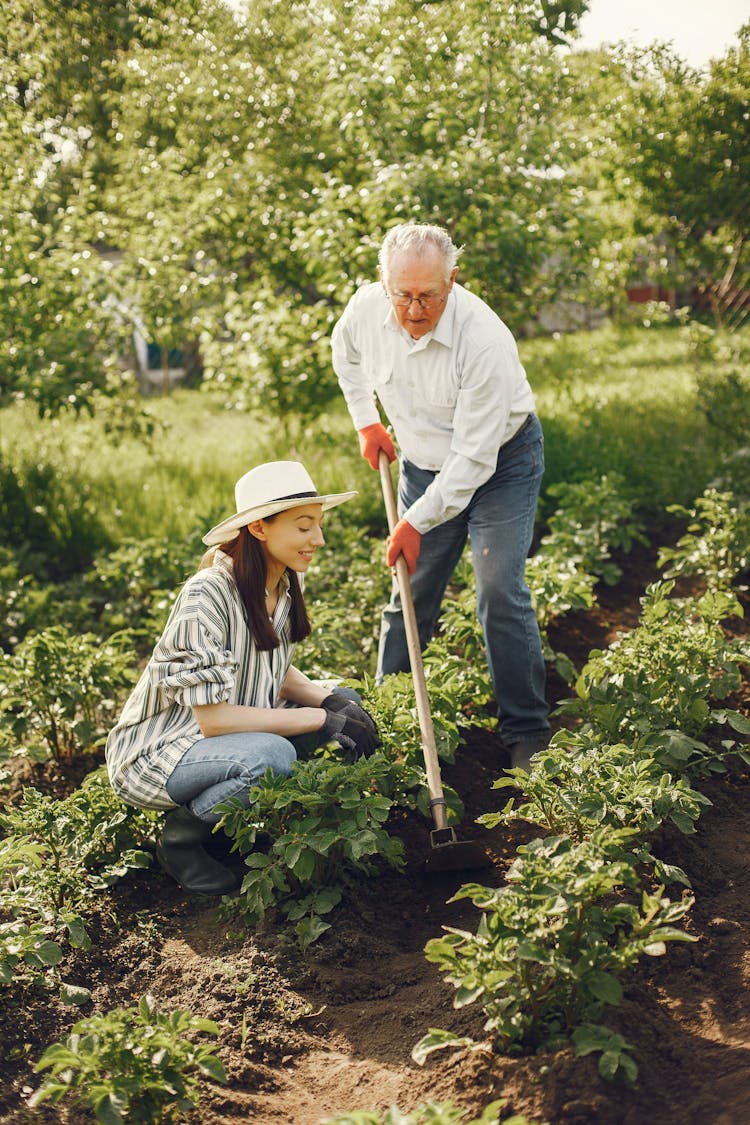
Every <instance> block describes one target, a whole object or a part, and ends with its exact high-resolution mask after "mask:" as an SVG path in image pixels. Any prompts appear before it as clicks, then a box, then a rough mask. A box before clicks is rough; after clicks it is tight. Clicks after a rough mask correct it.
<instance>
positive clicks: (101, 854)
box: [0, 771, 157, 983]
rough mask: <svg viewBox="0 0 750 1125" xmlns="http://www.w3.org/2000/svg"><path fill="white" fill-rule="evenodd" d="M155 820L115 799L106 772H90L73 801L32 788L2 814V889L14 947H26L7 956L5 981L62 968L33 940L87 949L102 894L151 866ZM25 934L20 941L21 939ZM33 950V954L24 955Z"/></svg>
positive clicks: (1, 977) (8, 932) (6, 935)
mask: <svg viewBox="0 0 750 1125" xmlns="http://www.w3.org/2000/svg"><path fill="white" fill-rule="evenodd" d="M156 820H157V814H154V813H147V812H143V811H139V810H135V809H128V808H127V807H126V806H125V805H123V804H122V802H121V801H119V800H118V798H117V797H115V795H114V793H113V792H112V789H111V787H110V785H109V782H108V780H107V777H106V775H105V774H104V772H103V771H99V772H97V773H94V774H90V775H89V777H87V778H86V780H85V781H84V783H83V785H82V786H81V787H80V788H79V789H78V790H76V791H75V792H74V793H72V794H71V795H70V796H69V797H66V798H64V799H62V800H56V799H55V798H53V797H49V796H45V795H44V794H42V793H39V792H38V791H37V790H35V789H31V788H28V789H26V790H25V792H24V799H23V801H22V802H21V803H20V804H19V805H15V806H10V807H8V808H6V809H4V810H3V811H2V812H0V826H2V828H3V830H4V831H5V833H6V834H7V835H6V837H5V839H4V840H3V841H2V842H1V843H0V885H2V887H3V913H4V914H5V915H6V917H7V920H8V921H7V927H6V929H5V930H4V931H3V934H4V937H3V939H2V940H3V941H4V940H5V938H7V940H8V941H12V940H16V941H20V940H21V938H23V941H24V942H25V943H26V945H25V946H24V952H23V953H22V954H18V955H17V954H16V953H14V952H13V948H12V946H8V947H7V948H8V953H7V955H6V956H5V958H4V961H3V964H4V965H5V969H4V970H3V971H2V973H0V980H2V981H3V982H4V983H8V982H9V981H10V979H11V977H12V975H13V971H14V970H17V972H18V973H24V972H25V967H26V966H29V965H31V966H32V967H37V968H39V967H41V965H40V964H38V963H37V962H38V961H39V959H40V958H41V964H45V965H56V964H57V963H58V961H59V957H57V958H56V959H51V960H50V959H45V956H46V954H49V956H50V957H51V949H50V947H49V946H48V945H44V944H43V943H42V944H41V945H40V946H39V948H38V949H36V950H35V949H34V948H33V946H32V945H30V944H29V942H31V941H32V940H33V939H34V938H35V937H39V938H40V939H41V938H42V937H44V938H46V939H49V940H52V939H54V944H56V945H59V943H60V942H62V941H65V942H67V943H68V944H69V945H71V946H74V947H79V948H84V949H85V948H88V946H89V943H90V941H89V936H88V933H87V930H86V920H87V915H88V914H89V913H90V912H91V911H92V910H94V909H96V908H98V907H99V906H100V905H101V904H102V898H101V895H102V892H103V891H106V890H107V888H108V887H110V886H111V885H112V884H113V883H114V882H115V881H116V880H118V879H120V878H122V877H123V876H124V875H125V874H126V873H127V872H128V871H130V870H132V869H137V868H143V867H148V866H149V865H150V863H151V855H150V854H149V852H147V851H146V850H145V848H146V846H147V845H148V844H149V842H150V840H151V837H152V835H153V831H154V827H155V822H156ZM19 935H20V936H19ZM26 949H28V954H27V952H26V951H25V950H26Z"/></svg>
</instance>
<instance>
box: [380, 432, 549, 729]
mask: <svg viewBox="0 0 750 1125" xmlns="http://www.w3.org/2000/svg"><path fill="white" fill-rule="evenodd" d="M543 473H544V437H543V435H542V427H541V424H540V422H539V419H538V418H537V417H536V415H534V414H532V415H530V416H529V420H528V421H527V422H526V424H525V425H524V426H523V428H522V429H521V431H520V432H519V433H518V434H516V435H515V437H513V438H511V440H510V441H509V442H507V443H506V444H505V445H504V446H502V448H501V449H500V453H499V455H498V459H497V467H496V469H495V472H494V473H493V474H492V476H491V477H490V479H489V480H488V481H486V483H485V484H483V485H481V487H480V488H478V489H477V491H476V492H475V493H474V495H473V497H472V498H471V500H470V502H469V504H468V505H467V507H466V508H465V509H464V511H463V512H461V513H460V514H459V515H457V516H455V517H454V518H453V519H451V520H448V521H447V522H446V523H442V524H440V525H439V526H438V527H435V528H433V529H432V530H431V531H428V532H426V533H425V534H424V535H423V536H422V544H421V551H420V555H419V559H418V561H417V569H416V572H415V573H414V574H413V575H412V577H411V590H412V597H413V599H414V610H415V615H416V618H417V626H418V629H419V639H420V644H421V646H422V648H424V647H425V645H426V644H427V642H428V641H429V640H430V638H431V637H432V634H433V631H434V629H435V625H436V623H437V619H438V615H439V613H440V606H441V603H442V600H443V595H444V594H445V590H446V587H447V585H448V582H449V581H450V578H451V575H452V574H453V571H454V569H455V567H456V565H457V563H458V561H459V559H460V558H461V555H462V553H463V549H464V546H465V544H466V540H467V538H468V539H469V540H470V542H471V553H472V560H473V564H474V574H475V577H476V587H477V616H478V618H479V622H480V624H481V626H482V631H483V633H484V641H485V646H486V650H487V660H488V664H489V670H490V676H491V678H492V686H493V690H494V693H495V700H496V702H497V708H498V716H499V719H500V729H501V732H502V736H503V740H504V741H505V742H506V744H507V745H511V744H512V743H514V742H517V741H518V740H519V739H520V738H526V737H529V736H532V735H538V734H547V733H548V732H549V730H550V725H549V721H548V718H547V716H548V712H549V708H548V706H547V702H546V699H545V677H546V670H545V666H544V657H543V655H542V642H541V637H540V635H539V626H538V624H537V620H536V615H535V613H534V609H533V606H532V604H531V594H530V592H529V588H528V586H527V584H526V577H525V566H526V558H527V556H528V552H529V547H530V546H531V539H532V535H533V532H534V518H535V515H536V506H537V501H538V498H539V488H540V485H541V481H542V475H543ZM435 476H436V474H435V473H434V472H431V471H430V470H427V469H419V468H417V466H416V465H413V464H411V463H410V462H409V461H406V460H403V461H402V463H401V472H400V477H399V489H398V510H399V515H403V513H404V512H405V511H406V509H407V508H409V507H410V506H411V505H412V504H413V503H414V502H415V501H416V500H418V499H419V497H420V496H422V495H423V494H424V492H425V491H426V489H427V487H428V485H430V484H431V482H432V481H433V480H434V478H435ZM408 670H409V652H408V648H407V644H406V633H405V629H404V622H403V616H402V613H401V598H400V596H399V592H398V584H397V583H396V582H395V581H394V583H393V588H392V591H391V600H390V602H389V604H388V605H387V606H386V608H385V610H384V611H383V616H382V620H381V629H380V645H379V649H378V664H377V673H376V678H377V679H378V680H380V679H382V677H383V676H385V675H388V674H389V673H391V672H406V671H408Z"/></svg>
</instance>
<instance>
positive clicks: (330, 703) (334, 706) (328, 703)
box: [320, 691, 380, 745]
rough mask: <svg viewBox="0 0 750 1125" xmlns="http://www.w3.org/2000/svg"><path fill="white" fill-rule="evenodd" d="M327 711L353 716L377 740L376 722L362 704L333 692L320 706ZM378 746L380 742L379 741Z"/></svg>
mask: <svg viewBox="0 0 750 1125" xmlns="http://www.w3.org/2000/svg"><path fill="white" fill-rule="evenodd" d="M320 706H321V707H322V708H323V709H324V710H325V711H333V712H338V711H344V712H346V714H347V715H351V717H352V718H353V719H356V720H357V722H360V723H364V724H365V726H366V727H367V729H368V730H369V731H370V733H371V734H372V735H374V736H375V738H377V737H378V728H377V726H376V725H375V720H374V719H373V717H372V715H371V714H370V712H369V711H366V710H365V709H364V707H363V706H362V704H361V703H355V702H354V700H353V699H347V697H346V696H345V695H341V693H340V692H337V691H335V692H333V693H332V694H331V695H327V696H326V698H325V699H324V700H323V702H322V703H321V705H320ZM378 745H380V740H379V739H378Z"/></svg>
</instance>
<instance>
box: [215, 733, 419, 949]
mask: <svg viewBox="0 0 750 1125" xmlns="http://www.w3.org/2000/svg"><path fill="white" fill-rule="evenodd" d="M407 775H408V770H407V774H406V775H405V773H404V770H403V769H399V768H398V767H396V766H394V765H393V763H391V762H389V761H387V760H386V758H385V757H384V756H383V755H382V754H374V755H373V756H372V757H370V758H365V759H360V760H359V761H358V762H355V763H354V764H353V765H349V764H344V763H342V762H339V761H337V760H335V759H331V758H328V757H325V756H321V757H317V758H314V759H313V760H311V761H308V762H298V763H297V764H296V766H295V768H294V770H293V772H292V775H291V777H289V778H286V777H280V776H274V775H273V774H272V773H271V772H270V771H269V772H268V773H267V774H266V776H265V777H264V778H262V779H261V781H260V784H259V785H258V786H256V787H254V788H253V789H252V790H251V793H250V801H251V803H250V807H249V809H246V808H244V807H243V806H242V805H241V804H240V802H239V801H231V802H228V803H227V804H226V805H224V806H220V810H222V811H223V816H222V820H221V822H220V825H221V827H222V828H223V829H224V831H225V832H226V833H227V835H229V836H230V837H232V838H233V840H234V845H233V848H234V850H235V851H237V852H239V853H240V854H241V855H243V856H245V864H246V866H247V868H248V871H247V873H246V875H245V877H244V879H243V882H242V887H241V889H240V892H239V896H238V897H237V898H236V899H225V900H224V911H225V914H226V915H228V916H231V915H234V914H239V915H240V916H241V917H242V919H243V920H244V921H245V923H247V924H254V923H256V922H258V921H259V920H260V919H261V918H262V917H263V916H264V914H265V913H266V911H267V910H268V909H269V908H270V907H272V906H274V907H277V908H278V909H279V910H280V911H281V914H282V916H283V917H285V918H286V919H287V921H288V922H290V923H292V924H294V929H295V933H296V935H297V940H298V942H299V944H300V946H301V948H302V949H305V948H307V946H308V945H309V944H310V942H312V941H315V940H316V938H318V937H320V935H321V934H322V933H324V932H325V931H326V930H327V929H329V928H330V923H329V922H327V921H325V920H324V915H326V914H328V913H330V911H331V910H332V909H333V908H334V907H335V906H336V905H337V904H338V903H339V902H340V900H341V897H342V894H343V893H344V890H345V888H346V886H347V885H348V883H349V882H350V880H351V877H352V875H353V873H354V872H363V873H365V874H370V873H372V872H373V871H374V870H375V869H376V868H375V864H376V861H377V860H378V859H380V860H384V861H385V862H386V863H389V864H390V865H391V866H393V867H397V868H398V867H401V866H402V865H403V862H404V861H403V846H402V844H401V841H400V840H397V839H395V838H394V837H392V836H389V834H388V832H387V831H386V829H385V822H386V821H387V819H388V815H389V813H390V810H391V807H392V805H393V803H394V796H395V794H396V792H397V791H401V792H404V789H405V786H406V785H408V784H410V783H412V784H413V783H414V782H415V781H416V778H412V777H411V776H407ZM263 843H265V844H266V848H265V850H263V848H260V847H259V846H258V845H261V844H263Z"/></svg>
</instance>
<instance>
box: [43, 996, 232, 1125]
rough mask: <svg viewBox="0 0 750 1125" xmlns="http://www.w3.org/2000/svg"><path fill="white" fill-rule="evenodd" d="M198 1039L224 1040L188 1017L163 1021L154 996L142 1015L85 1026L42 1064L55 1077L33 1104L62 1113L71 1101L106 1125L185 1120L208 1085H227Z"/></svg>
mask: <svg viewBox="0 0 750 1125" xmlns="http://www.w3.org/2000/svg"><path fill="white" fill-rule="evenodd" d="M196 1033H197V1034H203V1035H218V1034H219V1028H218V1027H217V1025H216V1024H215V1023H214V1022H213V1021H212V1020H205V1019H198V1018H196V1017H194V1016H192V1015H190V1013H189V1012H184V1011H180V1010H177V1011H174V1012H170V1013H168V1014H163V1013H161V1012H159V1011H157V1009H156V1005H155V1003H154V1000H153V998H152V997H150V996H142V997H141V999H140V1002H139V1004H138V1007H137V1008H114V1009H113V1010H112V1011H110V1012H106V1013H105V1014H104V1015H97V1016H90V1017H89V1018H88V1019H82V1020H79V1021H78V1022H77V1023H75V1024H74V1025H73V1030H72V1032H71V1034H70V1035H69V1036H68V1037H67V1038H66V1040H65V1041H64V1042H62V1043H53V1044H52V1046H50V1047H48V1048H47V1050H46V1051H45V1052H44V1054H43V1055H42V1057H41V1058H40V1059H39V1062H38V1063H37V1064H36V1070H37V1072H39V1073H41V1072H43V1071H48V1072H49V1073H48V1075H47V1076H46V1077H45V1078H44V1080H43V1081H42V1084H41V1085H40V1086H39V1088H38V1089H37V1090H36V1091H35V1092H34V1093H33V1094H32V1096H31V1098H30V1099H29V1104H30V1106H31V1107H32V1108H35V1107H36V1106H38V1105H42V1104H43V1103H45V1102H48V1103H50V1104H51V1105H59V1104H60V1102H61V1101H62V1100H63V1099H64V1098H66V1099H68V1100H69V1101H71V1102H72V1103H73V1104H74V1105H75V1106H78V1107H88V1108H90V1109H91V1110H93V1112H94V1114H95V1116H96V1120H97V1121H98V1122H100V1123H101V1125H116V1123H118V1122H122V1121H128V1122H139V1123H142V1125H147V1123H151V1122H154V1121H175V1120H184V1115H185V1113H187V1112H190V1111H192V1110H194V1109H195V1108H196V1107H197V1105H198V1099H199V1096H200V1079H201V1078H207V1079H209V1080H210V1081H212V1082H226V1080H227V1077H226V1072H225V1070H224V1066H223V1064H222V1063H221V1060H220V1059H219V1058H218V1057H217V1056H216V1054H214V1051H213V1048H212V1047H211V1046H210V1045H207V1044H205V1043H197V1042H194V1039H193V1037H194V1036H195V1034H196Z"/></svg>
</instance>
